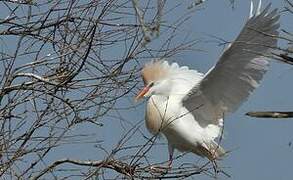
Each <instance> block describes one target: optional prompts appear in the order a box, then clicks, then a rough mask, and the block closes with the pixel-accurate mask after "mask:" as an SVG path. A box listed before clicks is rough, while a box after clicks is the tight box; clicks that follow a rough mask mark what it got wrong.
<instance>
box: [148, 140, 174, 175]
mask: <svg viewBox="0 0 293 180" xmlns="http://www.w3.org/2000/svg"><path fill="white" fill-rule="evenodd" d="M168 150H169V160H168V164H167V166H152V167H151V170H153V171H156V172H162V170H165V171H166V172H168V170H170V169H171V168H172V162H173V154H174V148H173V147H172V146H171V145H170V144H169V145H168Z"/></svg>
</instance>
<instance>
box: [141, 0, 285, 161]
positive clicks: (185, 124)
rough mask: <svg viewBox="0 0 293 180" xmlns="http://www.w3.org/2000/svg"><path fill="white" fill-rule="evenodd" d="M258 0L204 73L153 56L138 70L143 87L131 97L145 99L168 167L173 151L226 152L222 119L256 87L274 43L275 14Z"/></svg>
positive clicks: (216, 156) (211, 154)
mask: <svg viewBox="0 0 293 180" xmlns="http://www.w3.org/2000/svg"><path fill="white" fill-rule="evenodd" d="M270 6H271V4H269V5H268V6H267V7H266V8H265V9H264V10H263V11H260V7H261V1H260V2H259V5H258V8H257V10H256V12H255V13H253V3H251V11H250V16H249V19H248V21H247V22H246V24H245V26H244V28H243V29H242V31H241V33H240V34H239V35H238V37H237V38H236V40H235V41H234V42H233V43H232V44H231V45H230V47H229V48H228V49H227V50H225V51H224V53H223V54H222V56H221V57H220V59H219V61H218V62H217V63H216V64H215V66H214V67H212V68H211V69H210V70H209V71H208V72H207V73H206V74H205V75H203V74H202V73H199V72H198V71H195V70H191V69H189V68H188V67H186V66H183V67H179V66H178V64H177V63H172V64H171V65H170V64H169V63H168V62H167V61H162V60H155V61H152V62H150V63H147V64H146V65H145V66H144V68H143V69H142V78H143V81H144V84H145V87H144V88H143V89H142V90H141V91H140V93H139V94H138V95H137V97H136V99H140V98H142V97H150V98H149V100H148V102H147V108H146V118H145V120H146V126H147V129H148V130H149V131H150V132H151V133H152V134H158V133H163V134H164V135H165V137H166V138H167V140H168V147H169V148H168V149H169V155H170V156H169V158H170V159H169V162H170V163H169V165H171V163H172V155H173V151H174V149H177V150H179V151H183V152H193V153H195V154H197V155H199V156H202V157H207V158H208V159H209V160H211V161H214V160H216V159H219V158H220V157H221V156H222V155H224V154H225V150H224V149H223V148H222V147H221V146H220V145H219V144H218V143H217V142H216V138H218V137H219V136H220V135H221V131H222V127H223V118H224V115H226V114H227V113H232V112H234V111H235V110H236V109H237V108H238V107H239V106H240V105H241V103H242V102H244V101H245V100H246V99H247V98H248V96H249V95H250V94H251V92H252V91H253V90H254V89H255V88H256V87H257V86H258V84H259V82H260V80H261V79H262V77H263V75H264V73H265V72H266V71H267V69H268V65H269V62H268V58H267V57H266V56H267V55H269V54H270V52H271V51H272V48H274V47H276V46H277V38H276V37H277V36H278V34H279V33H278V28H279V23H278V20H279V14H278V11H277V9H274V10H272V11H270Z"/></svg>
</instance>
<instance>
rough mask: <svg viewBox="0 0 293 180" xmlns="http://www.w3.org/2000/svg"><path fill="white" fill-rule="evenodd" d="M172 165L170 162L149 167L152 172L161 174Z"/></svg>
mask: <svg viewBox="0 0 293 180" xmlns="http://www.w3.org/2000/svg"><path fill="white" fill-rule="evenodd" d="M171 168H172V166H171V163H168V165H167V166H163V165H162V166H160V165H157V166H151V167H150V170H151V171H152V172H154V173H161V174H165V173H167V172H168V171H169V170H171Z"/></svg>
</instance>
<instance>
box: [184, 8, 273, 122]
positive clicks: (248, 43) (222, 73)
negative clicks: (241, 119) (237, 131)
mask: <svg viewBox="0 0 293 180" xmlns="http://www.w3.org/2000/svg"><path fill="white" fill-rule="evenodd" d="M270 6H271V5H270V4H269V5H268V6H267V7H266V8H265V9H264V10H263V11H262V12H257V13H256V14H255V15H252V16H251V15H250V16H251V17H250V18H249V20H248V21H247V22H246V24H245V26H244V28H243V29H242V31H241V33H240V34H239V35H238V37H237V38H236V40H235V41H234V42H233V43H232V45H231V46H230V47H229V48H228V49H227V50H226V51H225V52H224V53H223V55H222V56H221V58H220V59H219V61H218V62H217V63H216V65H215V66H214V67H213V68H212V69H211V70H209V72H208V73H207V74H206V75H205V76H204V78H203V79H202V81H201V82H200V83H199V84H198V85H196V86H195V87H193V88H192V90H191V91H190V92H189V94H188V95H187V96H185V98H184V100H183V105H184V106H185V107H186V108H187V109H188V110H189V111H192V109H194V107H195V106H199V105H202V107H201V108H199V109H198V110H196V111H193V112H192V113H193V115H194V116H195V117H196V119H197V120H199V123H200V124H201V125H202V126H207V125H209V124H211V123H212V124H219V123H220V119H222V117H223V114H224V113H229V112H233V111H235V110H236V109H237V108H238V107H239V106H240V105H241V103H242V102H243V101H245V100H246V99H247V98H248V96H249V94H250V93H251V92H252V91H253V90H254V89H255V88H256V87H257V86H258V84H259V82H260V80H261V79H262V77H263V75H264V73H265V72H266V71H267V69H268V65H269V62H268V58H267V57H266V56H267V55H268V54H269V53H270V52H271V50H272V48H274V47H276V46H277V38H276V36H277V35H278V28H279V23H278V20H279V15H278V10H277V9H274V10H273V11H269V10H270Z"/></svg>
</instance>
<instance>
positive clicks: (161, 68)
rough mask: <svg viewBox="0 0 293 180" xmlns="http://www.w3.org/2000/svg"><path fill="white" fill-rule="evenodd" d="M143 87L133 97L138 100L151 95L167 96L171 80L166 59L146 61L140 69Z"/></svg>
mask: <svg viewBox="0 0 293 180" xmlns="http://www.w3.org/2000/svg"><path fill="white" fill-rule="evenodd" d="M141 76H142V79H143V82H144V88H143V89H142V90H141V91H140V92H139V93H138V95H137V96H136V97H135V99H136V100H139V99H141V98H143V97H149V96H151V95H162V96H169V94H170V91H171V88H172V81H171V79H170V78H169V76H170V66H169V64H168V62H166V61H151V62H150V63H147V64H146V65H145V66H144V68H143V69H142V71H141Z"/></svg>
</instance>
